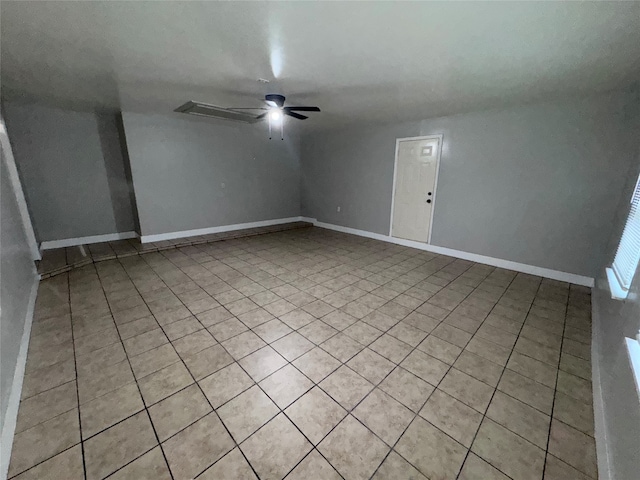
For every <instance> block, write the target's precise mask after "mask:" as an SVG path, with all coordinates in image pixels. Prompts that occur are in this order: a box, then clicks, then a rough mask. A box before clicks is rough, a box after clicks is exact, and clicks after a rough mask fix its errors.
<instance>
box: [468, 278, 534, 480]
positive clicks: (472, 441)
mask: <svg viewBox="0 0 640 480" xmlns="http://www.w3.org/2000/svg"><path fill="white" fill-rule="evenodd" d="M516 278H517V275H516V276H515V277H514V278H513V280H512V281H511V283H510V284H509V286H511V284H513V281H515V279H516ZM542 283H543V278H542V277H540V281H539V283H538V287H537V288H536V294H535V295H534V297H533V299H532V300H531V304H530V305H529V309H528V310H527V313H526V314H525V315H524V320H523V322H522V325H521V326H520V330H519V331H518V335H517V336H516V341H515V342H514V343H513V346H512V347H511V351H510V352H509V356H508V357H507V360H506V362H505V364H504V367H503V368H502V372H501V373H500V378H499V379H498V382H497V383H496V386H495V388H494V389H493V392H492V394H491V398H490V399H489V403H487V407H486V408H485V410H484V412H483V413H482V419H481V420H480V423H479V424H478V428H477V430H476V431H475V434H474V435H473V439H472V440H471V442H470V446H469V449H468V450H467V454H466V455H465V458H464V460H463V462H462V465H461V467H463V466H464V463H465V462H466V461H467V458H469V454H470V453H472V452H471V449H472V448H473V444H474V443H475V441H476V438H477V437H478V433H479V432H480V428H481V427H482V424H483V423H484V420H485V418H487V412H488V411H489V408H490V407H491V403H492V402H493V398H494V397H495V395H496V392H497V391H498V386H499V385H500V381H501V380H502V377H503V376H504V372H505V371H506V370H507V365H508V364H509V360H510V359H511V356H512V355H513V352H514V351H515V348H516V343H517V342H518V339H519V338H520V334H521V333H522V329H523V328H524V325H525V323H526V319H527V316H528V315H529V312H530V311H531V308H532V307H533V302H534V301H535V297H536V295H537V294H538V292H539V291H540V287H541V286H542ZM508 290H509V287H507V290H505V293H506V292H507V291H508ZM503 296H504V293H503V294H502V295H501V296H500V299H501V298H502V297H503ZM500 299H498V301H500ZM496 305H497V302H496ZM491 310H492V311H493V309H491ZM490 314H491V312H489V315H490ZM509 396H510V395H509ZM489 420H491V419H490V418H489ZM491 421H493V420H491ZM496 423H497V422H496ZM498 425H500V426H501V427H502V428H504V429H506V430H508V431H509V432H512V431H511V430H510V429H508V428H507V427H505V426H503V425H501V424H498ZM512 433H514V434H515V435H517V436H519V437H520V438H523V439H524V440H527V439H526V438H524V437H522V436H521V435H519V434H517V433H516V432H512ZM527 441H528V442H529V443H531V442H530V441H529V440H527ZM473 453H474V455H477V454H476V453H475V452H473ZM477 456H478V458H481V459H482V460H483V461H485V462H487V463H488V464H489V465H491V466H492V467H493V468H495V469H496V470H498V471H499V472H501V473H503V474H504V475H506V476H507V477H509V478H512V477H511V476H510V475H507V474H506V473H505V472H503V471H502V470H500V469H499V468H498V467H496V466H495V465H493V464H492V463H491V462H489V461H488V460H487V459H484V458H482V457H481V456H480V455H477ZM461 473H462V468H460V471H459V472H458V474H457V475H456V478H460V474H461Z"/></svg>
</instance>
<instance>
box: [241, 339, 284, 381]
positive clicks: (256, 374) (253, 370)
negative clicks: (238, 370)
mask: <svg viewBox="0 0 640 480" xmlns="http://www.w3.org/2000/svg"><path fill="white" fill-rule="evenodd" d="M239 363H240V365H241V366H242V368H243V369H244V370H245V371H246V372H247V373H248V374H249V375H250V376H251V378H253V380H254V381H256V382H259V381H260V380H262V379H264V378H266V377H268V376H269V375H271V374H272V373H273V372H275V371H276V370H279V369H280V368H282V367H283V366H285V365H286V364H287V361H286V360H285V359H284V358H283V357H282V356H281V355H280V354H279V353H278V352H276V351H275V350H274V349H273V348H271V347H269V346H266V347H263V348H261V349H260V350H256V351H255V352H253V353H252V354H250V355H247V356H246V357H244V358H243V359H242V360H240V362H239Z"/></svg>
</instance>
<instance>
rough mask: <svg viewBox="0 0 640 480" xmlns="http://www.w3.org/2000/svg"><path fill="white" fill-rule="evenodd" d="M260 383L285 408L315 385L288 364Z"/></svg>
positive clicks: (277, 403)
mask: <svg viewBox="0 0 640 480" xmlns="http://www.w3.org/2000/svg"><path fill="white" fill-rule="evenodd" d="M259 385H260V387H261V388H262V389H263V390H264V391H265V392H266V394H267V395H269V397H270V398H271V399H272V400H273V401H274V402H275V403H276V405H278V407H280V408H281V409H283V410H284V409H285V408H286V407H288V406H289V405H291V403H293V402H294V401H296V400H297V399H298V398H299V397H300V396H301V395H303V394H304V393H305V392H306V391H308V390H309V389H310V388H311V387H313V382H312V381H311V380H309V379H308V378H307V377H305V376H304V375H303V374H302V373H300V371H298V370H297V369H296V368H295V367H293V366H292V365H287V366H285V367H283V368H281V369H280V370H278V371H277V372H275V373H273V374H271V375H270V376H268V377H267V378H265V379H264V380H262V381H261V382H260V384H259Z"/></svg>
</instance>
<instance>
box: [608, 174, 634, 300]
mask: <svg viewBox="0 0 640 480" xmlns="http://www.w3.org/2000/svg"><path fill="white" fill-rule="evenodd" d="M638 261H640V177H638V181H637V182H636V187H635V189H634V190H633V195H632V196H631V209H630V211H629V217H628V218H627V223H626V224H625V226H624V230H623V232H622V238H620V243H619V244H618V250H617V251H616V256H615V258H614V259H613V265H611V269H607V270H608V271H607V276H608V277H609V284H610V285H611V283H612V282H617V284H618V285H617V286H616V285H611V286H612V291H611V293H612V294H613V295H614V297H618V298H626V296H627V292H628V290H629V287H630V285H631V281H632V280H633V275H634V274H635V273H636V268H637V267H638ZM609 270H611V271H609ZM612 274H613V275H612ZM612 276H613V277H614V278H611V277H612ZM616 287H617V288H618V290H621V292H620V291H618V292H617V293H618V294H617V295H616V292H614V291H613V290H614V288H616Z"/></svg>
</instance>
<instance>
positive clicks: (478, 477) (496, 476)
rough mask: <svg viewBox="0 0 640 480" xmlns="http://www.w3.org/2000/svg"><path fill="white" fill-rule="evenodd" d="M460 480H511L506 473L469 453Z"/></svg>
mask: <svg viewBox="0 0 640 480" xmlns="http://www.w3.org/2000/svg"><path fill="white" fill-rule="evenodd" d="M458 479H459V480H509V477H507V476H506V475H505V474H504V473H502V472H501V471H500V470H498V469H497V468H495V467H493V466H491V465H490V464H489V463H487V462H485V461H484V460H482V459H481V458H480V457H478V456H477V455H475V454H473V453H471V452H470V453H469V455H468V456H467V459H466V460H465V462H464V465H463V466H462V471H461V472H460V476H459V477H458Z"/></svg>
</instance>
